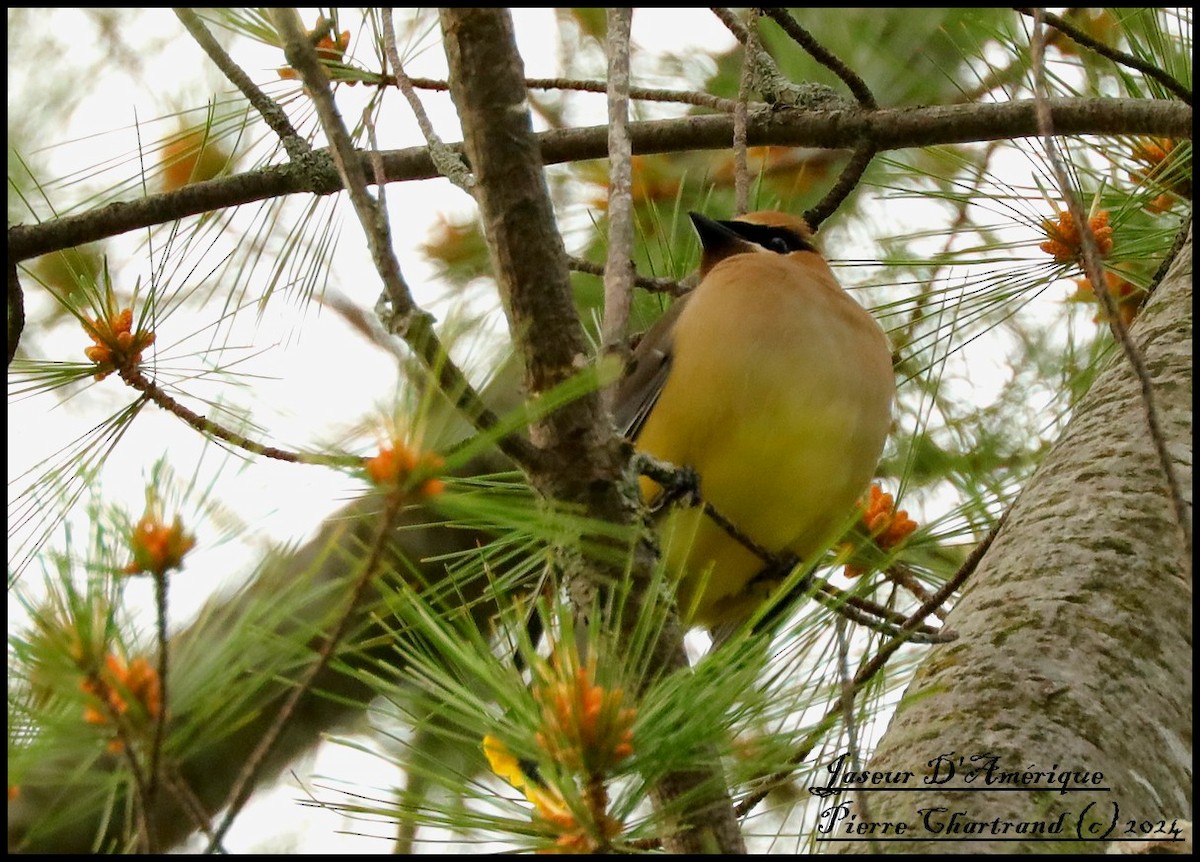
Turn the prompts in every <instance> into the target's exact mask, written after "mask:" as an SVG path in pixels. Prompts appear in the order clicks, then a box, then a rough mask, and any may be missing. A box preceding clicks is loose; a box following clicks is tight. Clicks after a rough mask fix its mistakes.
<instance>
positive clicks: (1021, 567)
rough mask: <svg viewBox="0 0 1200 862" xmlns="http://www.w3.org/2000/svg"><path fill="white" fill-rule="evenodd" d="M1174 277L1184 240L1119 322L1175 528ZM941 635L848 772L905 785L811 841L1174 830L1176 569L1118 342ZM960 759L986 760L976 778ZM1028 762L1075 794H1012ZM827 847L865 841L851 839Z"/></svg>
mask: <svg viewBox="0 0 1200 862" xmlns="http://www.w3.org/2000/svg"><path fill="white" fill-rule="evenodd" d="M1191 275H1192V243H1191V236H1190V235H1189V237H1188V241H1187V243H1186V244H1185V246H1184V247H1183V249H1182V250H1181V252H1180V253H1179V255H1178V256H1177V257H1176V259H1175V262H1174V264H1173V266H1172V267H1171V270H1170V272H1169V274H1168V275H1167V277H1166V278H1165V279H1164V280H1163V282H1162V284H1161V285H1160V287H1159V289H1158V291H1157V292H1156V293H1155V295H1154V296H1153V297H1152V298H1151V300H1150V302H1149V304H1148V305H1147V306H1146V308H1145V309H1144V310H1143V311H1142V313H1141V315H1140V317H1139V318H1138V320H1137V321H1136V323H1135V325H1134V326H1133V328H1132V331H1131V335H1132V337H1133V339H1134V341H1135V343H1136V344H1137V346H1138V349H1139V350H1140V352H1141V355H1142V356H1143V357H1144V360H1145V365H1146V367H1147V370H1148V373H1149V375H1150V377H1151V381H1152V387H1153V397H1154V402H1155V405H1156V407H1157V410H1158V415H1159V422H1160V424H1161V428H1162V433H1163V436H1164V437H1165V439H1166V444H1167V447H1168V449H1169V451H1170V456H1171V459H1172V461H1173V462H1174V468H1175V470H1176V471H1177V474H1178V475H1179V478H1180V481H1181V484H1182V486H1183V496H1184V499H1185V500H1186V501H1187V512H1188V515H1187V517H1188V522H1189V526H1190V519H1191V468H1192V309H1191V287H1192V278H1191ZM947 624H948V625H949V626H950V627H951V628H953V629H955V630H956V631H957V632H958V633H959V639H958V640H957V641H954V642H952V643H947V644H944V645H941V646H938V647H936V648H934V649H933V650H931V651H930V653H929V655H928V657H927V658H926V660H925V661H924V663H923V664H922V666H921V668H920V670H919V672H918V673H917V676H916V678H915V679H914V680H913V682H912V684H911V685H910V686H909V689H908V692H907V695H906V697H905V699H904V701H903V702H902V704H901V706H900V708H899V709H898V710H897V711H896V714H895V716H894V717H893V719H892V723H891V726H890V728H889V729H888V732H887V733H886V734H885V736H884V738H883V740H882V742H881V744H880V746H879V748H878V750H877V751H876V752H875V755H874V757H873V758H872V759H871V761H870V764H869V767H868V768H869V770H873V771H880V772H884V771H890V772H898V771H904V770H907V771H909V772H912V773H914V775H913V777H912V778H910V779H909V780H908V781H907V782H905V783H899V782H897V783H893V784H891V785H890V786H889V785H866V786H867V787H871V788H872V790H877V789H878V788H880V787H881V786H882V787H885V788H886V789H883V790H879V792H870V793H861V794H856V795H855V796H854V799H853V805H852V806H850V807H847V808H843V809H840V811H838V812H835V813H834V815H836V814H838V813H843V812H844V813H846V815H847V816H846V817H844V818H842V819H840V820H839V821H838V822H837V823H836V824H831V821H832V820H833V819H834V815H831V816H830V817H827V818H826V819H824V820H823V821H822V822H823V825H825V826H826V827H828V826H830V825H832V826H833V829H832V831H831V832H830V833H829V834H828V835H827V836H823V837H831V838H841V839H846V838H850V837H859V836H863V835H864V833H862V832H859V831H857V830H858V829H866V828H867V827H866V826H864V823H868V822H869V823H875V824H880V825H882V824H883V823H884V822H885V821H890V822H893V823H900V822H904V823H907V824H909V828H908V830H907V832H906V833H905V834H904V835H903V836H897V835H896V834H895V832H894V831H892V832H890V833H888V834H884V833H883V832H882V831H881V829H880V826H877V827H876V829H875V832H874V838H875V839H876V840H877V841H883V840H887V839H891V838H896V837H903V838H906V839H909V841H906V843H897V844H894V845H889V847H890V849H893V850H901V851H904V852H916V853H927V852H942V853H964V852H969V853H981V852H1013V851H1016V850H1020V851H1026V852H1030V851H1034V850H1046V849H1048V848H1049V847H1050V845H1049V844H1047V843H1044V842H1041V841H1037V837H1038V836H1035V835H1031V834H1028V833H1026V832H1025V831H1024V830H1022V831H1018V828H1019V824H1023V823H1031V822H1045V823H1047V824H1050V825H1055V824H1058V823H1060V816H1061V818H1062V819H1061V825H1062V827H1063V831H1062V832H1061V833H1059V834H1049V835H1047V836H1046V837H1047V838H1054V839H1066V838H1086V839H1093V840H1096V839H1099V840H1103V841H1111V840H1118V839H1130V838H1148V839H1160V840H1161V839H1163V838H1165V837H1169V835H1168V834H1167V833H1165V832H1164V831H1162V830H1163V828H1165V829H1166V830H1169V829H1170V828H1171V825H1172V824H1173V823H1174V822H1175V821H1176V820H1177V819H1178V820H1180V821H1182V820H1184V819H1187V820H1190V819H1191V816H1192V791H1191V785H1192V769H1191V763H1192V745H1191V743H1192V654H1191V649H1192V634H1191V633H1192V583H1191V562H1190V559H1189V557H1188V553H1187V551H1186V550H1185V543H1184V541H1183V540H1182V536H1181V532H1180V530H1179V528H1178V524H1177V521H1176V516H1175V512H1174V509H1173V507H1172V498H1171V496H1170V492H1169V491H1168V486H1167V482H1166V480H1165V478H1164V472H1163V469H1162V466H1161V464H1160V462H1159V460H1158V458H1157V457H1156V454H1155V450H1154V447H1153V444H1152V440H1151V438H1150V434H1149V432H1148V430H1147V423H1146V419H1145V412H1144V405H1143V400H1142V397H1141V394H1140V388H1139V383H1138V380H1137V378H1136V376H1135V374H1134V372H1133V370H1132V368H1131V366H1130V364H1129V363H1128V362H1127V361H1126V360H1125V359H1124V358H1123V357H1122V356H1121V355H1120V353H1119V351H1117V352H1115V355H1114V356H1113V358H1112V359H1111V360H1110V361H1109V364H1108V366H1107V367H1106V368H1105V370H1104V371H1103V372H1102V373H1101V374H1100V375H1099V377H1098V378H1097V379H1096V382H1095V384H1094V385H1093V387H1092V389H1091V391H1090V392H1089V393H1088V394H1087V396H1086V397H1085V398H1084V399H1083V400H1082V401H1081V402H1080V404H1079V406H1078V408H1077V410H1076V411H1075V414H1074V416H1073V417H1072V419H1071V421H1070V423H1069V425H1068V426H1067V429H1066V431H1065V433H1064V434H1063V436H1062V439H1061V440H1059V441H1058V443H1057V445H1056V446H1055V447H1054V449H1053V450H1052V451H1051V452H1050V453H1049V454H1048V455H1047V457H1046V460H1045V462H1044V463H1043V464H1042V465H1041V466H1040V468H1039V469H1038V471H1037V473H1036V474H1035V476H1034V477H1033V478H1032V480H1031V481H1030V483H1029V485H1028V486H1027V487H1026V488H1025V489H1024V490H1023V491H1022V493H1021V495H1020V497H1019V498H1018V499H1017V501H1016V503H1015V504H1014V506H1013V508H1012V511H1011V514H1010V516H1009V518H1008V521H1007V523H1006V525H1005V527H1004V529H1003V530H1002V531H1001V533H1000V535H999V536H998V537H997V539H996V541H995V543H994V545H993V546H992V548H991V550H990V552H989V553H988V554H987V556H986V557H985V558H984V560H983V562H982V564H981V565H980V567H979V569H978V571H977V572H976V573H975V574H974V576H973V578H972V580H971V581H970V582H969V584H968V586H967V587H966V589H965V591H964V593H963V596H962V598H961V600H960V601H959V603H958V605H957V606H956V607H955V608H954V610H953V611H952V612H951V614H950V616H949V619H948V620H947ZM973 757H981V758H987V757H994V758H996V760H995V761H994V763H995V769H994V771H992V772H989V771H988V769H987V767H988V765H989V761H987V760H981V759H976V760H975V761H974V762H972V760H971V759H972V758H973ZM938 758H942V759H941V760H938ZM950 766H953V767H954V768H955V770H956V774H955V775H954V777H953V779H952V780H950V781H946V782H945V783H944V784H939V783H934V782H933V781H927V778H929V777H931V776H935V767H940V770H939V771H937V772H936V774H937V775H940V776H942V777H945V776H947V775H948V769H949V767H950ZM972 769H974V770H977V772H976V773H975V777H974V779H973V780H972V779H971V778H970V775H971V773H970V772H969V770H972ZM1039 770H1040V771H1043V772H1046V771H1050V770H1053V771H1055V772H1057V773H1065V772H1077V773H1089V774H1090V775H1091V776H1092V778H1093V780H1094V783H1091V782H1089V783H1088V784H1087V786H1086V787H1087V789H1086V790H1081V791H1078V792H1066V793H1062V792H1059V791H1058V790H1057V789H1055V788H1056V787H1057V786H1058V782H1059V780H1060V779H1059V777H1058V776H1055V777H1054V779H1047V778H1046V777H1045V776H1043V777H1042V780H1040V781H1036V782H1035V783H1034V784H1033V785H1030V784H1022V783H1021V781H1022V779H1026V780H1027V777H1026V776H1024V775H1023V773H1025V772H1026V771H1029V772H1036V771H1039ZM1000 771H1004V772H1015V773H1017V774H1018V775H1017V780H1016V782H1015V783H1013V782H1010V783H1000V781H999V775H998V773H999V772H1000ZM1099 773H1103V775H1102V777H1100V776H1099ZM1080 778H1082V776H1074V777H1072V779H1071V781H1070V785H1071V786H1079V785H1080V784H1082V783H1083V782H1082V781H1080V780H1079V779H1080ZM1034 786H1036V787H1039V788H1048V789H1040V790H1036V791H1035V790H1032V789H1030V788H1031V787H1034ZM904 787H907V788H909V791H908V792H899V791H898V790H897V789H896V788H904ZM1014 787H1016V788H1023V789H1022V790H1019V791H1016V792H1014V791H1013V790H1012V788H1014ZM912 788H919V789H917V790H916V791H913V790H912ZM950 788H968V789H969V791H970V792H963V791H961V790H960V791H957V792H956V791H953V790H950ZM1102 788H1103V789H1102ZM1089 805H1091V806H1092V807H1091V808H1090V809H1089V808H1088V806H1089ZM956 814H957V816H956ZM850 815H853V816H854V817H856V819H854V820H851V816H850ZM952 824H954V825H957V826H958V827H959V828H958V830H957V831H956V830H955V829H954V828H952ZM969 824H978V825H976V826H970V825H969ZM1164 824H1165V827H1164ZM939 825H940V826H941V827H944V828H942V830H941V831H936V830H938V827H939ZM1131 826H1132V829H1131V828H1130V827H1131ZM1110 827H1111V829H1110ZM1006 828H1007V831H1005V830H1006ZM1024 828H1025V829H1027V828H1028V827H1024ZM850 830H854V831H850ZM1079 830H1082V832H1080V831H1079ZM914 838H916V839H921V840H918V841H916V842H913V841H911V839H914ZM925 839H927V840H925ZM968 841H970V842H971V843H968ZM980 842H982V843H980ZM837 846H838V848H839V849H840V850H843V851H845V852H870V851H871V850H872V843H871V842H870V841H869V840H868V839H867V838H865V837H862V838H861V840H858V841H852V842H848V843H845V844H839V845H837ZM875 846H876V847H878V846H880V845H875ZM1050 849H1055V848H1050ZM1057 849H1059V850H1061V849H1062V848H1061V847H1060V848H1057ZM1071 849H1076V850H1084V851H1088V850H1090V851H1092V852H1096V851H1100V852H1102V851H1103V849H1104V845H1102V844H1092V845H1075V847H1074V848H1071Z"/></svg>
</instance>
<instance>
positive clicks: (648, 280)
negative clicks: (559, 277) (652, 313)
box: [567, 255, 695, 296]
mask: <svg viewBox="0 0 1200 862" xmlns="http://www.w3.org/2000/svg"><path fill="white" fill-rule="evenodd" d="M567 264H568V265H569V266H570V267H571V269H573V270H574V271H575V272H583V273H587V274H588V275H596V276H600V277H603V276H604V264H600V263H592V261H590V260H584V259H583V258H581V257H575V256H574V255H567ZM633 284H634V286H635V287H640V288H642V289H643V290H648V291H650V292H651V293H666V294H669V295H671V296H682V295H683V294H685V293H687V292H688V291H689V290H691V289H692V288H693V287H695V285H694V284H690V283H689V280H688V279H684V280H683V281H676V280H675V279H673V278H652V277H650V276H648V275H638V274H637V273H636V272H635V273H634V276H633Z"/></svg>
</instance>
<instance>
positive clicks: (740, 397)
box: [637, 255, 893, 626]
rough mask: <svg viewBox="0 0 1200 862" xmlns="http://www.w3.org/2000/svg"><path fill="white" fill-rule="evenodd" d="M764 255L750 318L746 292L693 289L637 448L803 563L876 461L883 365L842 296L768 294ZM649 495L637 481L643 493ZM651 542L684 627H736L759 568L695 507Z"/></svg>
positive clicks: (861, 317) (753, 597) (872, 334)
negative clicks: (673, 581) (675, 589)
mask: <svg viewBox="0 0 1200 862" xmlns="http://www.w3.org/2000/svg"><path fill="white" fill-rule="evenodd" d="M762 257H764V258H767V260H766V261H764V262H763V263H764V266H766V271H765V273H764V277H763V278H762V279H760V281H759V283H758V284H756V285H754V286H753V288H752V289H753V291H754V293H753V297H752V300H753V304H752V306H751V307H752V309H753V314H752V318H753V319H752V320H747V301H746V300H747V297H746V296H744V295H743V296H738V295H731V293H730V292H729V291H725V292H724V295H722V293H721V292H718V291H713V292H710V293H709V294H708V295H705V294H704V293H702V292H699V291H698V293H697V295H696V296H694V297H693V298H692V300H691V302H690V303H689V305H688V307H687V308H685V309H684V311H683V313H682V314H681V315H680V318H679V324H678V326H677V330H678V332H679V335H678V336H677V338H676V340H675V343H674V353H673V360H672V365H671V371H670V375H669V377H668V379H667V384H666V386H665V387H664V389H663V392H662V394H661V395H660V396H659V400H658V403H657V404H656V405H655V408H654V411H653V412H652V413H651V415H650V417H649V418H648V419H647V422H646V425H645V427H644V428H643V429H642V433H641V435H640V436H639V438H638V443H637V446H638V448H639V449H640V450H642V451H645V452H648V453H650V454H652V455H654V456H656V457H658V458H661V459H664V460H666V461H669V462H671V463H673V464H676V465H678V466H685V465H686V466H690V467H692V468H694V469H695V470H696V471H697V472H698V473H699V475H700V494H701V497H702V498H703V499H704V500H705V501H706V502H708V503H710V504H711V505H712V506H713V507H715V508H716V509H717V511H718V512H720V513H721V514H722V515H723V516H725V517H726V518H728V519H729V520H730V521H731V522H732V523H734V524H735V525H737V527H738V528H739V529H740V530H742V531H743V532H744V533H746V534H747V535H749V536H750V537H751V538H752V539H753V540H754V541H755V542H757V543H758V544H759V545H761V546H763V547H764V548H767V549H769V550H770V551H772V552H775V553H778V552H782V551H791V552H793V553H796V554H798V555H799V556H800V557H802V558H808V557H809V556H810V555H813V554H815V553H818V552H820V551H821V550H823V549H824V547H825V546H826V543H828V542H830V541H832V540H833V539H835V538H836V533H837V532H838V531H839V530H840V528H842V527H843V526H844V525H845V524H846V522H847V520H848V519H849V518H850V517H851V516H852V507H853V505H854V502H855V501H856V500H857V499H858V498H859V497H860V496H861V495H862V493H863V491H864V490H865V488H866V486H867V483H868V482H869V481H870V478H871V476H872V474H873V472H874V469H875V465H876V463H877V462H878V460H879V455H880V452H881V450H882V448H883V443H884V439H885V437H886V435H887V430H888V426H889V424H890V416H891V398H892V391H893V383H892V375H891V357H890V352H889V350H888V347H887V342H886V339H885V338H884V336H883V333H882V331H881V330H880V329H879V327H878V325H877V324H876V323H875V322H874V320H873V319H872V318H871V317H870V316H869V315H868V314H867V313H866V312H865V311H864V310H863V309H861V308H860V307H859V306H857V304H855V303H854V301H853V300H852V299H850V298H849V297H848V296H846V295H845V294H843V293H842V292H841V290H840V288H836V287H834V290H835V291H836V293H834V292H833V291H831V290H829V289H828V286H826V285H821V286H819V287H820V289H815V290H813V291H795V290H788V291H784V290H780V289H778V288H776V287H775V286H773V284H772V283H771V279H770V278H769V276H770V260H771V258H770V257H769V256H766V255H763V256H762ZM703 286H704V285H701V288H700V289H699V290H700V291H702V289H703ZM846 303H849V306H847V305H846ZM656 492H657V487H656V486H655V485H654V483H652V482H649V481H648V480H643V493H644V494H645V495H646V496H647V498H651V497H653V496H654V495H655V493H656ZM661 536H662V539H661V542H662V546H663V553H664V557H665V560H666V564H667V566H668V567H669V570H670V571H672V572H673V573H674V574H676V575H677V576H678V577H679V578H680V588H679V590H680V591H679V604H680V609H681V613H682V614H683V615H684V617H685V619H687V620H688V621H689V623H691V624H695V625H705V626H712V625H714V624H717V623H724V622H738V621H740V620H741V619H743V618H744V617H745V616H746V615H748V614H749V613H750V612H751V611H752V610H753V609H754V607H755V606H756V605H757V603H758V602H759V601H761V599H762V596H761V595H758V594H755V593H753V592H750V593H748V592H747V584H748V583H749V581H750V580H751V579H752V578H753V577H754V576H755V575H756V574H758V572H759V571H761V569H762V568H763V563H762V561H761V560H760V559H759V558H758V557H757V556H756V555H755V554H753V553H752V552H751V551H749V550H748V549H746V548H745V547H744V546H743V545H741V544H740V543H739V542H737V541H736V540H735V539H733V538H732V537H731V536H729V535H728V534H727V533H726V531H725V530H724V529H722V528H721V527H719V526H718V525H717V524H716V523H714V522H713V521H712V520H711V519H709V518H707V517H704V516H702V514H701V513H700V511H699V510H698V509H688V510H683V509H676V510H674V511H672V512H670V513H668V514H667V515H666V516H664V518H663V522H662V524H661Z"/></svg>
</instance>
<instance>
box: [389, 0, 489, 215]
mask: <svg viewBox="0 0 1200 862" xmlns="http://www.w3.org/2000/svg"><path fill="white" fill-rule="evenodd" d="M383 44H384V47H385V49H386V51H387V58H388V62H389V63H391V64H392V69H393V70H394V71H395V73H396V84H397V86H398V87H399V89H400V92H401V93H402V94H403V96H404V98H405V100H407V102H408V104H409V107H411V108H412V112H413V116H415V117H416V118H417V125H418V126H419V127H420V129H421V134H422V135H424V136H425V142H426V143H427V144H429V157H430V158H431V159H433V163H434V165H436V166H437V169H438V172H439V173H440V174H441V175H442V176H444V177H445V178H446V179H448V180H450V182H452V183H454V185H456V186H458V187H459V188H460V189H462V190H463V191H464V192H466V193H467V194H469V195H474V194H475V192H474V188H475V178H474V177H473V176H471V172H470V170H468V169H467V166H466V164H464V163H463V159H462V153H461V152H455V151H454V150H451V149H450V148H449V147H447V146H446V144H445V142H444V141H442V139H441V138H440V137H439V136H438V133H437V132H435V131H434V129H433V123H431V122H429V115H428V114H427V113H425V106H424V105H422V104H421V100H420V99H419V98H417V94H416V91H415V90H414V89H413V83H412V79H411V78H409V77H408V75H407V74H405V72H404V65H403V64H402V63H401V62H400V52H399V51H398V50H397V48H396V28H395V26H394V24H393V23H392V10H391V7H384V9H383Z"/></svg>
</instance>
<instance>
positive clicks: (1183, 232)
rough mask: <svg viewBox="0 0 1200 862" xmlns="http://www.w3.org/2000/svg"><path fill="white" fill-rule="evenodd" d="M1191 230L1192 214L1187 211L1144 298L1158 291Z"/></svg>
mask: <svg viewBox="0 0 1200 862" xmlns="http://www.w3.org/2000/svg"><path fill="white" fill-rule="evenodd" d="M1191 229H1192V213H1191V211H1190V210H1189V211H1188V214H1187V218H1185V219H1184V220H1183V222H1182V223H1181V224H1180V225H1179V230H1178V231H1177V232H1176V233H1175V242H1173V243H1171V248H1170V249H1169V250H1168V251H1167V254H1166V256H1165V257H1164V258H1163V260H1162V263H1160V264H1159V265H1158V269H1156V270H1155V271H1154V276H1153V277H1152V278H1151V279H1150V287H1148V288H1147V289H1146V298H1147V299H1149V298H1150V296H1152V295H1153V294H1154V291H1156V290H1158V286H1159V284H1161V283H1162V280H1163V279H1164V278H1166V277H1167V272H1168V271H1169V270H1170V269H1171V264H1173V263H1175V257H1176V255H1178V254H1179V251H1180V249H1182V248H1183V246H1184V244H1185V243H1186V242H1187V240H1188V232H1189V231H1190V230H1191Z"/></svg>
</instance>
